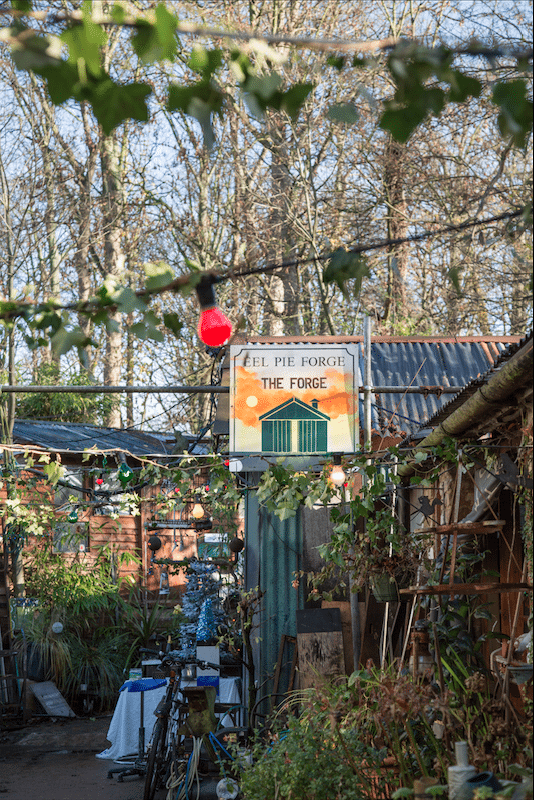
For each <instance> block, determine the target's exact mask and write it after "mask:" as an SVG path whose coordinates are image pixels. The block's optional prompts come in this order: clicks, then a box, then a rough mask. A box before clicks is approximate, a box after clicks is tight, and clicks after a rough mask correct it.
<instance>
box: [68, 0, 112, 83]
mask: <svg viewBox="0 0 534 800" xmlns="http://www.w3.org/2000/svg"><path fill="white" fill-rule="evenodd" d="M82 12H83V22H82V24H81V25H73V26H72V27H70V28H67V30H66V31H63V33H62V34H61V36H60V39H61V41H62V42H64V43H65V44H66V45H67V47H68V49H69V55H68V62H69V63H70V64H72V65H74V66H76V67H77V68H78V71H79V76H80V80H81V81H82V82H83V81H84V79H85V80H87V72H90V73H92V74H93V75H94V76H95V77H97V78H98V77H99V76H100V74H101V72H102V63H101V60H102V55H101V48H102V47H103V46H104V45H105V44H106V42H107V40H108V36H107V33H106V32H105V30H104V29H103V28H102V27H101V26H100V25H95V23H94V22H93V21H92V19H91V4H90V3H87V2H85V3H83V5H82Z"/></svg>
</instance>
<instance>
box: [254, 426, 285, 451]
mask: <svg viewBox="0 0 534 800" xmlns="http://www.w3.org/2000/svg"><path fill="white" fill-rule="evenodd" d="M261 449H262V450H263V452H264V453H290V452H291V422H290V420H288V419H272V420H270V419H264V420H263V422H262V423H261Z"/></svg>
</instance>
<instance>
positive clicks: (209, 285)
mask: <svg viewBox="0 0 534 800" xmlns="http://www.w3.org/2000/svg"><path fill="white" fill-rule="evenodd" d="M215 282H216V278H215V276H214V275H205V276H204V277H203V278H201V280H200V282H199V283H198V284H197V285H196V291H197V297H198V302H199V305H200V309H201V314H200V320H199V322H198V328H197V332H198V336H199V338H200V339H201V341H203V342H204V344H207V345H208V347H220V346H221V345H222V344H224V343H225V342H226V341H228V339H229V338H230V336H231V335H232V323H231V322H230V320H229V319H228V318H227V317H226V316H225V315H224V314H223V312H222V311H221V309H220V308H218V307H217V301H216V299H215V290H214V288H213V284H214V283H215Z"/></svg>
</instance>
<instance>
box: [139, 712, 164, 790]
mask: <svg viewBox="0 0 534 800" xmlns="http://www.w3.org/2000/svg"><path fill="white" fill-rule="evenodd" d="M167 721H168V720H167V717H163V718H160V719H157V720H156V724H155V725H154V730H153V732H152V739H151V742H150V749H149V751H148V757H147V762H146V776H145V791H144V794H143V800H154V795H155V794H156V789H157V788H158V787H159V785H160V782H161V772H162V769H163V767H164V766H165V752H166V741H165V740H166V738H167Z"/></svg>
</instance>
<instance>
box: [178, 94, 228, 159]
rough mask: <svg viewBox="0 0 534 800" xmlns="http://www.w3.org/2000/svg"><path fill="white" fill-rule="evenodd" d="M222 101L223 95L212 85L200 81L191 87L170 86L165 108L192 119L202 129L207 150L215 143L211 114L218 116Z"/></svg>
mask: <svg viewBox="0 0 534 800" xmlns="http://www.w3.org/2000/svg"><path fill="white" fill-rule="evenodd" d="M223 101H224V95H223V93H222V92H221V91H220V90H219V89H217V88H216V87H215V86H213V85H212V83H211V81H210V80H204V79H203V80H201V81H198V82H197V83H194V84H192V85H191V86H178V85H177V84H172V85H171V87H170V88H169V97H168V100H167V108H168V110H169V111H183V112H184V113H185V114H189V116H191V117H194V118H195V119H196V120H197V121H198V122H199V123H200V126H201V128H202V133H203V135H204V144H205V145H206V147H207V148H208V149H209V148H211V147H213V144H214V142H215V134H214V132H213V126H212V117H213V114H220V113H221V111H222V105H223Z"/></svg>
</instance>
